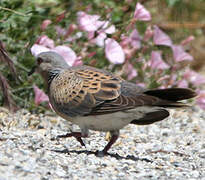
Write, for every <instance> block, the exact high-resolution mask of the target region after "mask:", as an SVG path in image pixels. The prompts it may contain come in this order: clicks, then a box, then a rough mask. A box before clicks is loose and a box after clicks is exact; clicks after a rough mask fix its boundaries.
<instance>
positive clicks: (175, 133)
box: [0, 107, 205, 180]
mask: <svg viewBox="0 0 205 180" xmlns="http://www.w3.org/2000/svg"><path fill="white" fill-rule="evenodd" d="M170 114H171V115H172V117H169V118H168V119H166V120H164V121H161V122H157V123H155V124H152V125H149V126H135V125H129V126H126V127H125V128H124V129H122V130H121V135H120V138H119V139H118V141H117V142H116V144H115V145H114V146H113V147H112V148H111V149H110V151H109V153H110V154H111V155H108V156H105V157H101V158H100V157H96V156H95V154H94V152H96V151H97V150H101V149H103V147H104V146H105V144H106V143H107V141H106V140H105V133H101V132H100V133H99V132H94V131H91V133H90V137H89V138H87V139H84V142H85V143H86V148H85V147H81V145H80V144H79V142H77V141H76V139H75V138H66V139H60V140H56V139H55V137H56V136H57V135H59V134H61V135H62V134H66V133H67V132H69V129H72V130H78V129H79V128H78V127H76V126H72V125H71V124H70V123H68V122H67V121H65V120H63V119H62V118H60V117H58V116H54V115H53V114H51V113H45V114H31V113H30V112H28V111H27V110H23V109H22V110H19V111H18V112H16V113H15V114H10V113H9V112H8V111H7V110H6V109H4V108H0V180H8V179H9V180H10V179H11V180H15V179H18V180H21V179H22V180H24V179H35V180H47V179H74V180H78V179H88V180H89V179H103V180H104V179H105V180H106V179H109V180H110V179H111V180H119V179H130V180H132V179H133V180H134V179H143V180H144V179H145V180H146V179H147V180H148V179H151V180H155V179H190V180H192V179H205V150H204V148H205V143H204V139H205V131H204V129H205V121H204V117H205V112H204V111H203V110H201V109H199V108H197V107H195V108H194V109H193V111H192V109H186V110H182V111H175V110H170Z"/></svg>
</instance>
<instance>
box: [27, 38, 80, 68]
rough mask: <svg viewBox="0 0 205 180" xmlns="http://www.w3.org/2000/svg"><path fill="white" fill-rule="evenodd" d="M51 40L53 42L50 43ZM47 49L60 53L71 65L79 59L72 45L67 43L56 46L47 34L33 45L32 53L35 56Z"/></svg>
mask: <svg viewBox="0 0 205 180" xmlns="http://www.w3.org/2000/svg"><path fill="white" fill-rule="evenodd" d="M50 42H52V43H51V44H50ZM48 46H50V47H48ZM47 51H55V52H56V53H58V54H60V55H61V56H62V57H63V58H64V60H65V61H66V63H67V64H68V65H69V66H72V65H73V64H74V62H75V61H76V59H77V56H76V53H75V52H74V51H73V50H72V49H71V48H70V47H68V46H65V45H61V46H56V47H55V45H54V41H53V40H52V39H49V38H48V37H47V36H45V35H44V36H42V37H41V38H39V39H38V41H37V44H34V45H33V46H32V47H31V53H32V54H33V55H34V56H38V54H39V53H42V52H47Z"/></svg>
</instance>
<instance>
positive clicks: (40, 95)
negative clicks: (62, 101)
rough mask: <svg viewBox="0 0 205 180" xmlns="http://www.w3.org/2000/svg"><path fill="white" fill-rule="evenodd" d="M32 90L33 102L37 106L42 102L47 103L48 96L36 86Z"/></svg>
mask: <svg viewBox="0 0 205 180" xmlns="http://www.w3.org/2000/svg"><path fill="white" fill-rule="evenodd" d="M33 89H34V94H35V98H34V102H35V104H36V105H39V104H40V103H42V102H49V99H48V96H47V95H46V94H45V93H44V92H43V91H42V90H41V89H39V88H38V87H37V86H36V85H34V86H33Z"/></svg>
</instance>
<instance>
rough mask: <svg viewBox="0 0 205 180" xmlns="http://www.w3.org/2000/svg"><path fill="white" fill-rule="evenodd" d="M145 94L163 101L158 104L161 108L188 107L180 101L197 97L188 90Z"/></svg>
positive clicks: (162, 90)
mask: <svg viewBox="0 0 205 180" xmlns="http://www.w3.org/2000/svg"><path fill="white" fill-rule="evenodd" d="M144 94H147V95H150V96H154V97H158V98H159V99H161V100H162V101H159V103H158V104H156V105H157V106H160V107H185V106H188V105H187V104H185V103H182V102H179V101H181V100H186V99H191V98H193V97H195V96H197V94H196V92H194V91H193V90H191V89H188V88H168V89H153V90H148V91H145V92H144Z"/></svg>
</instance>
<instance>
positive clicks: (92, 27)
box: [77, 11, 104, 32]
mask: <svg viewBox="0 0 205 180" xmlns="http://www.w3.org/2000/svg"><path fill="white" fill-rule="evenodd" d="M77 16H78V17H77V21H78V24H79V26H80V29H81V30H83V31H88V32H89V31H96V30H98V28H100V27H101V26H102V25H103V24H104V22H103V21H99V19H100V16H98V15H89V14H86V13H85V12H83V11H80V12H78V13H77Z"/></svg>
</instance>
